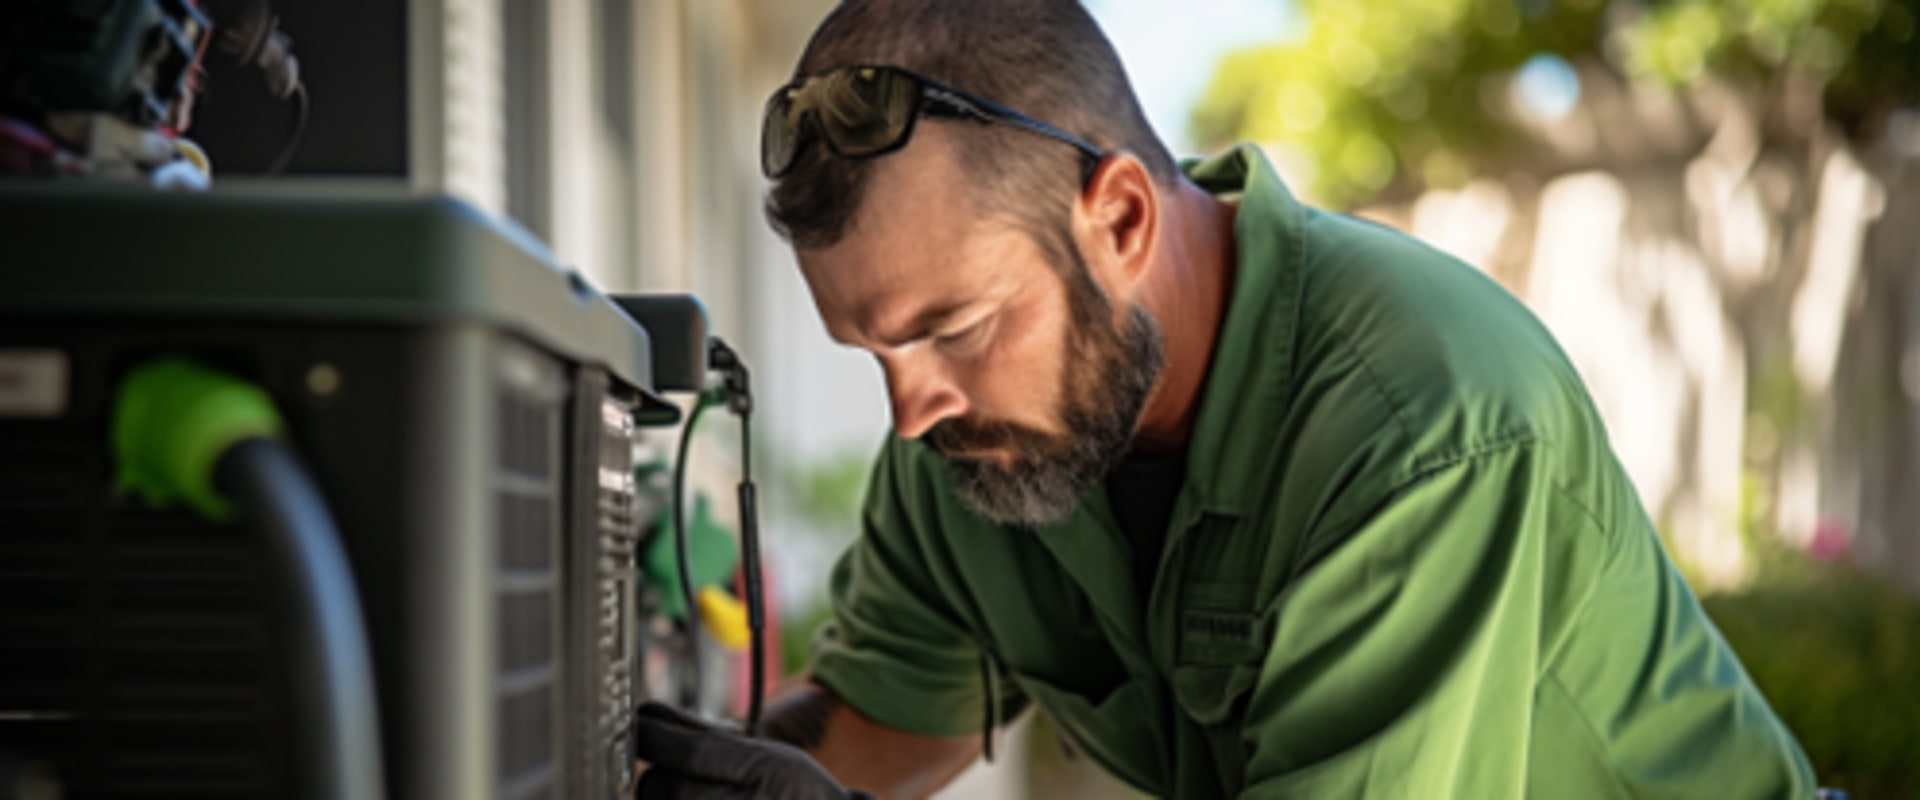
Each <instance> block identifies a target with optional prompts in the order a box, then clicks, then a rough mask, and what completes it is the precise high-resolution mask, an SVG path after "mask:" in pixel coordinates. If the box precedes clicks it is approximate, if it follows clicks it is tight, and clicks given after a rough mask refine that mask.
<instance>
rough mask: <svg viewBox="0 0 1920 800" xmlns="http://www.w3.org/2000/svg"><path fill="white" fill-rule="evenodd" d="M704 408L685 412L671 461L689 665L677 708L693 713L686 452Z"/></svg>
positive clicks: (699, 400)
mask: <svg viewBox="0 0 1920 800" xmlns="http://www.w3.org/2000/svg"><path fill="white" fill-rule="evenodd" d="M706 408H707V397H706V394H705V393H701V394H698V395H695V396H694V398H693V410H691V411H688V412H687V421H686V422H685V423H684V424H682V425H681V426H680V444H679V447H678V455H676V456H675V457H674V459H673V560H674V567H675V568H676V569H678V570H679V571H680V601H681V602H682V603H683V604H685V606H686V616H685V620H684V621H685V623H686V632H687V663H688V665H689V668H688V670H687V683H686V687H685V688H684V689H683V690H682V691H681V695H680V705H682V706H684V707H687V708H692V709H696V710H697V709H698V708H699V705H700V673H701V670H702V668H703V665H702V664H701V663H700V625H699V622H698V620H697V619H696V618H695V617H696V615H697V614H699V613H700V608H699V607H698V606H697V605H695V604H694V596H693V565H692V557H691V555H690V554H689V552H688V551H689V547H688V545H687V449H688V447H689V446H691V445H692V444H693V426H694V425H695V424H696V423H698V422H699V421H700V414H701V412H703V411H705V410H706Z"/></svg>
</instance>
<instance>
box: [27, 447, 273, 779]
mask: <svg viewBox="0 0 1920 800" xmlns="http://www.w3.org/2000/svg"><path fill="white" fill-rule="evenodd" d="M86 433H90V431H89V432H86ZM86 433H81V434H80V435H79V436H78V437H77V438H78V439H83V441H73V442H70V443H55V442H49V441H45V440H42V441H41V442H40V443H38V444H28V445H24V446H23V445H10V446H8V447H6V448H3V449H0V487H4V489H3V490H0V753H4V754H6V755H8V756H9V757H12V758H17V759H19V758H23V759H26V760H29V761H44V762H46V763H47V764H48V765H50V766H51V767H52V768H53V769H54V771H55V772H56V774H58V775H59V777H60V780H61V781H62V783H63V784H64V785H65V790H66V793H67V795H68V796H71V797H80V798H132V797H142V798H159V797H180V798H187V797H193V798H260V797H273V796H278V795H280V794H282V793H283V792H284V791H285V788H286V785H287V783H286V779H287V770H288V756H287V753H286V752H285V749H284V743H285V742H286V741H287V740H288V739H289V736H288V733H289V731H288V730H287V721H286V717H285V709H284V706H283V703H284V689H285V685H284V675H285V669H284V668H285V666H286V665H285V664H284V663H283V662H282V661H281V659H280V657H279V656H280V653H281V650H280V647H279V644H280V643H279V640H278V637H277V633H276V626H275V624H274V623H275V620H274V614H275V606H273V604H272V603H271V602H270V595H269V594H268V593H267V591H266V589H267V588H268V587H266V586H264V585H262V581H261V577H260V576H262V575H264V574H266V569H265V566H264V563H263V561H264V553H262V552H260V548H259V546H258V544H257V543H256V542H255V541H254V539H253V537H250V536H246V535H243V534H242V532H240V531H238V530H236V529H234V528H232V527H229V526H215V525H209V524H207V523H204V522H201V521H200V520H199V519H198V518H196V517H194V516H192V515H190V514H187V513H185V512H173V511H157V510H151V509H146V508H142V507H139V506H138V504H135V503H129V502H117V501H114V500H112V498H110V496H109V490H108V487H109V486H110V485H111V482H110V480H109V475H108V463H107V457H106V454H105V452H104V451H105V449H106V448H105V447H104V446H103V445H102V444H101V443H99V442H96V441H94V440H93V439H94V437H92V436H89V435H86Z"/></svg>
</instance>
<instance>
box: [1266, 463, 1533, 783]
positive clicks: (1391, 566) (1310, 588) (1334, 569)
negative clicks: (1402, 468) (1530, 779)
mask: <svg viewBox="0 0 1920 800" xmlns="http://www.w3.org/2000/svg"><path fill="white" fill-rule="evenodd" d="M1530 452H1531V447H1530V446H1529V445H1526V444H1524V443H1523V444H1517V445H1509V446H1505V447H1503V448H1501V449H1498V450H1496V451H1493V452H1489V453H1483V454H1480V455H1477V456H1475V457H1472V458H1468V459H1464V460H1461V461H1458V462H1456V463H1453V464H1450V465H1447V466H1443V467H1439V468H1436V469H1434V470H1431V471H1429V472H1427V473H1426V474H1425V475H1424V476H1422V477H1419V478H1416V479H1414V480H1413V481H1412V482H1411V483H1410V484H1407V485H1405V486H1403V487H1402V488H1401V489H1400V490H1398V491H1397V492H1395V493H1393V494H1392V495H1391V496H1390V497H1389V498H1388V499H1387V500H1386V501H1385V502H1384V503H1382V504H1381V505H1380V506H1379V507H1378V508H1376V509H1375V510H1374V511H1373V512H1372V513H1371V515H1370V516H1369V517H1368V518H1367V519H1366V520H1365V521H1363V522H1361V523H1360V524H1359V525H1358V526H1357V527H1353V528H1352V529H1351V531H1350V532H1349V533H1345V534H1343V535H1342V538H1341V541H1340V542H1339V543H1338V545H1337V546H1334V547H1332V548H1330V549H1329V552H1328V553H1327V554H1326V555H1325V556H1324V557H1323V558H1322V559H1321V560H1320V561H1319V562H1318V563H1316V564H1314V565H1313V566H1312V567H1310V568H1309V569H1308V570H1307V571H1306V572H1305V573H1304V574H1302V575H1301V576H1300V577H1298V578H1296V579H1295V582H1294V583H1293V585H1292V586H1291V588H1289V589H1288V590H1287V591H1286V592H1284V593H1283V594H1282V595H1281V597H1279V598H1278V599H1277V601H1276V603H1277V604H1276V608H1275V610H1274V623H1275V625H1276V627H1275V629H1274V630H1275V633H1274V639H1273V644H1272V647H1271V649H1270V650H1269V653H1268V655H1267V657H1266V660H1265V663H1264V664H1263V666H1262V669H1261V674H1260V679H1259V683H1258V684H1257V685H1256V687H1255V690H1254V693H1253V695H1252V697H1251V699H1250V701H1249V704H1248V710H1247V722H1246V730H1245V732H1244V736H1245V739H1246V741H1247V742H1248V743H1249V744H1250V746H1251V747H1250V752H1249V755H1248V757H1249V761H1248V768H1247V773H1246V776H1247V783H1246V786H1247V792H1246V795H1247V796H1249V797H1358V796H1362V795H1365V796H1368V797H1434V798H1445V797H1474V798H1480V797H1519V796H1522V795H1524V794H1525V791H1524V790H1525V781H1526V766H1527V762H1526V752H1525V751H1526V742H1527V741H1528V719H1529V708H1530V707H1531V706H1532V704H1533V699H1532V695H1533V685H1534V669H1535V665H1536V664H1537V663H1538V662H1539V658H1538V656H1539V652H1538V645H1537V642H1538V641H1539V638H1540V637H1539V631H1540V628H1541V599H1540V596H1539V585H1540V580H1539V579H1540V570H1541V567H1542V562H1543V558H1542V556H1543V552H1542V547H1543V540H1544V535H1543V533H1544V529H1545V527H1546V526H1547V525H1548V522H1549V515H1550V509H1549V508H1548V502H1547V499H1548V489H1547V487H1545V486H1542V485H1539V483H1540V481H1539V479H1538V478H1537V477H1536V476H1535V475H1534V470H1533V466H1534V461H1533V459H1532V458H1530Z"/></svg>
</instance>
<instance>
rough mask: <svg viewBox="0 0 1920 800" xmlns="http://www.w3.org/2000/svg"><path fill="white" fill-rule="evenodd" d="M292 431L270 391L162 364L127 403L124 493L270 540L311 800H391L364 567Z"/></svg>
mask: <svg viewBox="0 0 1920 800" xmlns="http://www.w3.org/2000/svg"><path fill="white" fill-rule="evenodd" d="M282 427H283V426H282V425H281V422H280V415H279V413H278V412H277V411H275V410H274V406H273V400H272V398H270V397H268V396H267V393H266V392H264V391H261V390H260V389H259V388H258V387H256V386H254V385H252V384H250V383H247V382H245V381H242V380H240V379H239V378H235V377H233V376H231V375H227V374H225V373H222V372H218V371H215V370H212V369H208V368H206V367H203V366H200V365H198V364H195V363H193V362H190V361H186V360H182V359H177V358H169V359H162V360H159V361H154V362H152V363H149V364H146V365H143V366H141V367H140V368H138V369H136V370H134V371H133V372H132V373H130V374H129V375H128V376H127V379H126V381H125V382H124V383H123V384H122V385H121V388H120V396H119V398H118V400H117V401H116V402H115V407H114V418H113V432H112V435H113V448H114V453H115V455H117V456H118V457H119V464H120V478H119V482H120V485H121V486H122V487H123V488H125V489H128V490H132V491H136V492H139V493H140V494H141V495H142V496H143V497H145V498H146V499H147V501H148V502H150V503H153V504H154V505H168V504H171V503H173V502H175V501H177V500H178V501H185V502H186V503H187V504H188V505H190V506H192V507H193V508H194V509H195V510H196V511H198V512H200V514H202V515H203V516H205V517H207V518H209V519H212V520H215V521H219V522H226V521H230V520H234V519H235V518H236V517H237V518H238V519H237V521H238V522H240V523H241V527H242V528H244V529H247V530H248V531H249V532H250V533H252V534H253V535H255V536H258V537H259V539H260V541H261V543H262V544H263V545H264V549H265V551H266V554H267V556H268V558H267V563H268V565H269V568H270V569H272V570H273V571H274V573H275V574H274V575H273V578H272V580H270V581H269V584H268V585H270V586H273V587H275V588H276V589H278V590H279V591H281V592H283V595H282V597H280V598H279V599H280V601H281V603H280V605H281V606H282V607H283V608H284V609H285V611H286V616H285V625H286V630H287V640H288V641H287V643H288V647H287V654H286V657H287V665H286V666H287V668H288V670H289V671H290V674H291V676H292V684H293V687H294V709H295V714H294V716H295V722H296V724H295V726H294V728H295V731H294V746H295V751H296V752H298V753H300V754H301V763H302V766H303V767H304V773H305V774H304V775H302V778H303V781H302V786H301V789H302V791H301V793H300V796H301V797H303V798H307V799H308V800H380V798H381V797H383V796H384V795H385V787H384V780H385V777H384V770H383V768H382V766H381V759H380V717H379V702H378V699H377V698H376V697H375V688H374V680H373V657H372V652H371V650H370V649H369V647H368V645H367V631H366V623H365V618H364V617H363V616H362V614H361V612H360V598H359V592H358V589H357V588H356V587H355V585H354V578H353V567H352V565H351V564H350V563H349V562H348V560H347V555H346V551H345V549H344V547H342V545H341V542H340V532H339V530H338V528H337V527H336V526H335V525H334V523H333V518H332V515H331V514H330V513H328V511H327V505H326V502H325V500H324V499H322V498H321V496H320V492H319V490H318V488H317V487H315V486H314V484H313V480H312V479H311V477H309V476H308V475H307V472H306V470H305V468H303V467H302V466H301V465H300V462H299V459H298V458H296V457H295V456H294V453H293V451H292V449H291V448H289V447H287V446H286V444H285V443H283V442H281V441H280V440H279V434H280V431H281V429H282ZM230 501H231V502H230ZM236 512H237V513H236Z"/></svg>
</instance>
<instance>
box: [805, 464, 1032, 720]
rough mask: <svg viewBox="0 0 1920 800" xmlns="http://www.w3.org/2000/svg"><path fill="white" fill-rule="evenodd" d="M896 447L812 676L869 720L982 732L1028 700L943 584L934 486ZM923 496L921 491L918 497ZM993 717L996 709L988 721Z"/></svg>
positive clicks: (876, 488)
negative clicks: (935, 543)
mask: <svg viewBox="0 0 1920 800" xmlns="http://www.w3.org/2000/svg"><path fill="white" fill-rule="evenodd" d="M905 447H907V445H905V444H904V443H902V442H899V441H897V440H894V441H890V442H889V444H888V446H887V447H885V448H884V449H883V450H882V451H881V454H880V458H879V460H878V462H877V463H876V464H875V466H874V471H873V476H872V478H871V480H870V481H869V483H868V489H867V502H866V508H865V511H864V513H863V519H862V532H861V536H860V538H859V539H858V540H857V541H855V542H854V544H853V545H852V546H851V547H850V548H849V549H848V550H847V552H846V553H845V554H844V555H842V556H841V558H840V561H839V563H838V564H837V565H836V566H835V567H834V569H833V574H832V576H831V578H830V579H829V592H830V594H831V600H832V604H833V615H832V617H831V619H830V620H829V621H828V622H827V623H826V624H825V625H824V626H822V627H821V629H820V631H819V633H818V635H817V636H816V638H815V642H814V655H813V665H812V674H813V678H814V679H815V680H817V681H819V682H820V683H822V684H824V685H825V686H827V687H828V688H830V689H832V690H833V691H834V692H835V693H837V694H838V695H839V696H840V697H841V698H842V699H843V700H845V701H846V702H847V703H848V704H850V705H852V706H853V707H854V708H855V709H857V710H859V711H860V712H861V713H862V714H865V715H866V716H868V717H870V718H872V719H873V720H875V721H877V722H880V723H882V724H885V725H889V726H892V727H894V728H898V729H900V730H903V731H907V732H909V733H917V734H921V735H925V736H943V737H950V736H964V735H969V734H976V733H981V732H982V731H983V729H985V728H992V727H995V726H996V725H997V724H998V723H999V722H1000V721H1003V720H1007V719H1011V718H1012V716H1013V715H1014V714H1017V713H1018V710H1019V708H1020V707H1021V704H1022V703H1023V702H1024V699H1023V698H1022V697H1020V696H1018V695H1017V693H1016V692H1014V691H1013V690H1012V686H1013V684H1012V682H1011V681H1010V680H1007V678H1006V675H1005V674H1004V673H1003V672H1002V669H1001V667H1000V665H999V664H998V663H997V662H996V661H995V660H994V659H991V658H987V657H986V656H985V654H984V653H983V651H982V649H981V648H980V647H979V644H978V640H977V639H976V638H975V637H974V634H973V633H972V632H971V629H970V628H969V627H968V626H967V624H966V623H965V621H964V619H963V617H962V616H961V614H960V613H959V612H958V611H957V609H956V608H955V605H954V603H953V602H952V600H951V598H950V597H949V595H948V594H947V592H945V591H943V589H942V587H943V586H945V585H946V584H947V583H950V582H943V581H941V580H939V579H938V578H937V576H938V575H940V574H941V570H940V568H939V564H937V563H936V562H935V561H934V558H933V555H932V553H931V552H930V551H931V550H933V548H932V547H931V546H930V545H929V544H928V543H929V541H930V540H929V538H928V537H930V536H934V535H938V534H939V532H938V531H930V530H927V529H926V528H927V527H928V526H929V524H930V523H931V524H935V525H937V524H938V519H939V518H938V516H937V515H935V514H933V513H932V508H933V506H934V502H933V500H932V498H930V497H927V496H925V495H924V493H926V492H930V491H933V484H932V483H931V482H929V481H924V480H918V479H917V478H918V477H924V476H915V475H912V474H909V472H910V470H911V465H912V464H913V459H912V458H911V454H908V453H904V452H902V451H903V450H904V449H905ZM914 489H917V490H918V491H919V492H920V493H922V494H915V492H914V491H912V490H914ZM989 710H992V711H993V712H994V714H993V715H991V716H990V715H989V714H988V712H989Z"/></svg>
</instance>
